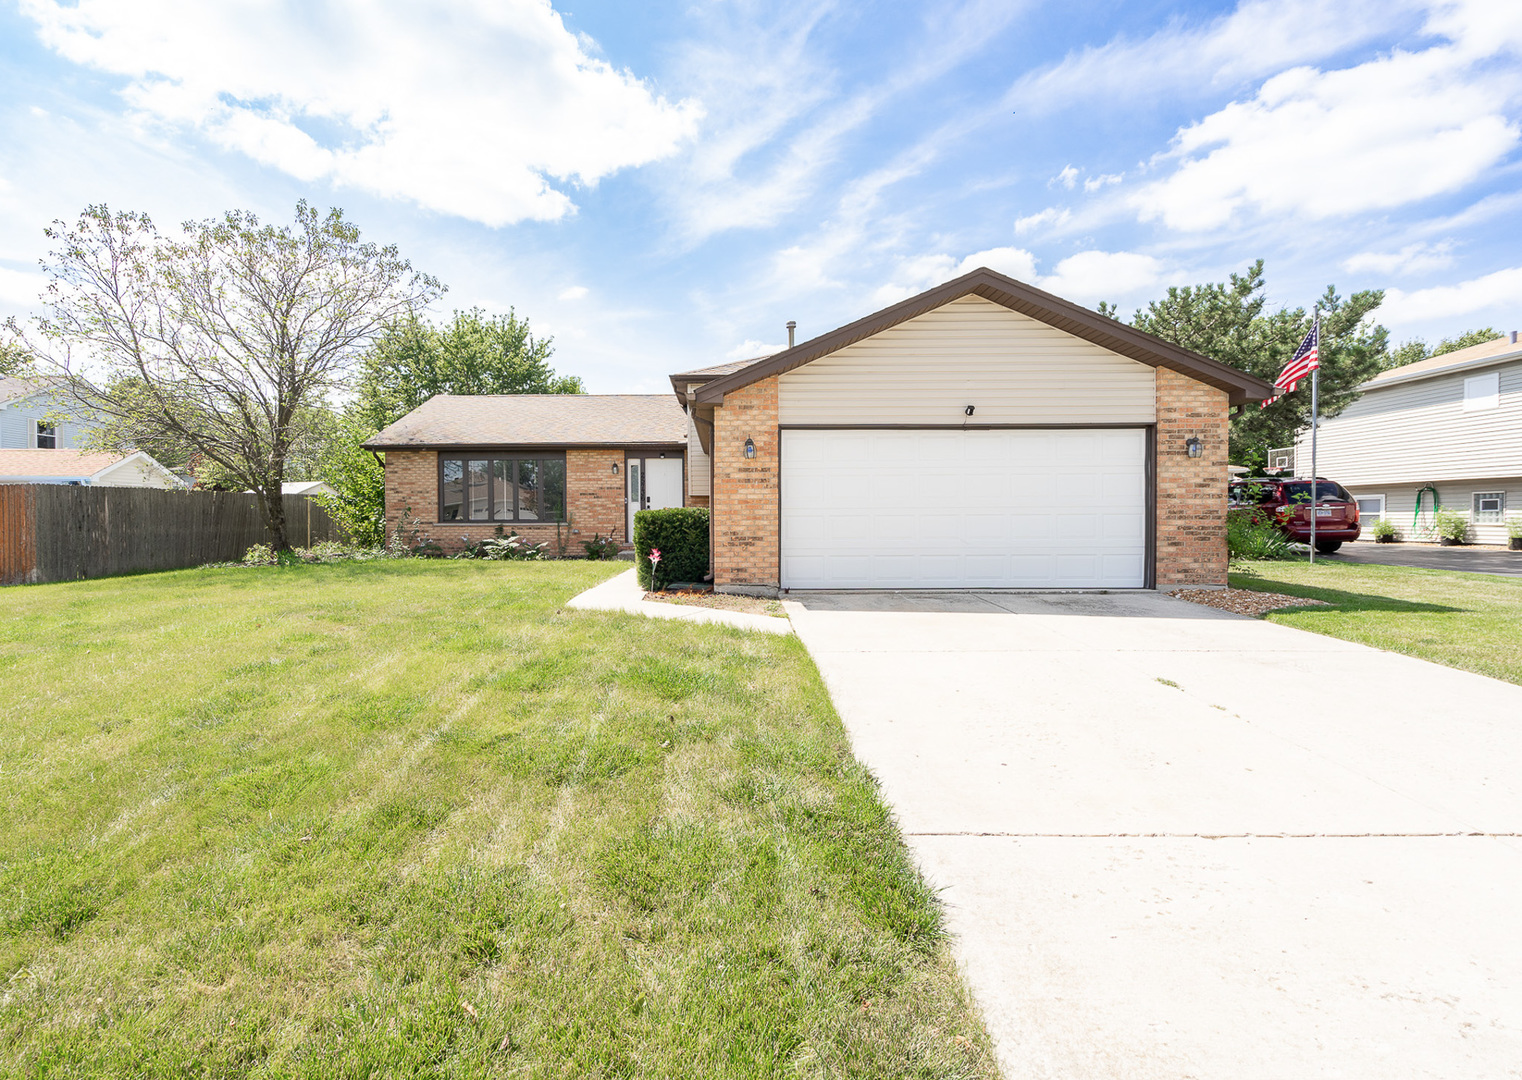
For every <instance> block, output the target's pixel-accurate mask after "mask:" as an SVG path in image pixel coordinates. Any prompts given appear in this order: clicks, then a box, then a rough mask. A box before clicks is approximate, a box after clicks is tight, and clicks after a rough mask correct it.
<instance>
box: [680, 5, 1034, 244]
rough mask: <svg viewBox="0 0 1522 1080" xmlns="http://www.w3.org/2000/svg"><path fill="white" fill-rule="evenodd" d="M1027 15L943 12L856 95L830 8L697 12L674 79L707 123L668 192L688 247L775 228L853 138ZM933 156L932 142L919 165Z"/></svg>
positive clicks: (995, 8) (1011, 10)
mask: <svg viewBox="0 0 1522 1080" xmlns="http://www.w3.org/2000/svg"><path fill="white" fill-rule="evenodd" d="M1024 6H1026V5H1025V3H1023V2H1009V0H961V2H960V3H954V4H946V5H942V6H941V7H940V9H939V10H938V11H937V12H936V15H935V17H934V18H927V19H926V20H925V23H924V32H923V33H922V34H920V35H918V36H917V37H916V38H915V39H914V41H913V43H912V45H911V46H910V47H909V48H906V49H905V50H904V51H903V52H902V53H901V54H898V55H888V56H886V57H884V59H883V61H882V62H881V63H879V64H876V65H875V66H874V67H872V68H871V69H870V70H871V71H872V72H873V73H874V74H875V75H876V81H869V82H866V83H865V84H864V85H861V86H859V87H851V88H847V87H842V85H841V83H842V79H843V76H842V69H843V68H846V67H856V65H855V63H854V61H856V60H858V59H859V57H852V58H851V59H852V61H853V63H852V64H849V65H847V64H844V63H842V61H841V60H839V59H838V58H836V57H834V56H832V55H830V53H829V49H830V48H831V46H832V45H833V44H834V43H835V42H836V40H837V35H836V34H835V32H834V31H833V29H832V28H831V27H829V26H828V25H827V20H828V18H829V17H830V16H832V15H834V14H836V12H835V6H834V5H832V4H819V3H811V2H807V0H795V2H791V3H782V4H769V5H747V4H715V5H701V6H698V7H694V8H692V9H691V11H690V12H689V14H690V16H691V17H692V19H693V20H694V21H695V22H697V23H698V25H699V26H700V27H701V29H702V31H704V33H703V36H702V38H701V39H700V40H697V41H694V42H693V43H690V44H688V45H687V46H685V47H684V48H683V49H682V50H681V51H680V55H679V58H678V64H677V68H678V78H679V81H680V82H681V83H682V84H683V85H685V86H688V87H690V88H691V89H692V92H693V93H694V94H695V95H696V96H697V97H699V98H700V99H701V100H702V101H703V103H704V107H705V109H706V110H707V116H706V119H705V120H704V122H703V125H702V127H703V136H702V138H701V139H700V140H699V141H697V142H696V143H695V144H694V145H693V147H692V150H691V152H690V153H688V154H686V155H683V156H682V158H681V159H680V160H678V161H674V162H673V163H672V164H671V166H670V169H669V171H670V172H671V173H672V174H673V175H672V176H671V177H670V178H669V181H668V182H667V184H666V186H667V188H668V189H669V191H670V194H671V209H672V214H673V216H674V217H675V218H676V219H677V221H678V224H679V227H680V228H681V231H682V232H683V233H684V235H685V239H686V240H687V241H688V242H689V243H695V242H697V241H701V240H702V239H705V238H706V237H708V236H711V235H713V234H715V233H719V232H724V231H726V230H730V229H736V228H762V227H766V226H769V225H774V224H776V223H777V222H778V221H779V220H781V219H782V218H783V217H784V216H785V215H786V214H788V213H790V212H792V211H793V210H795V209H796V208H797V207H798V206H799V205H800V204H801V203H803V202H804V201H805V200H806V199H808V198H809V197H810V196H811V195H813V194H814V193H815V192H816V191H817V190H818V188H819V186H820V184H821V182H822V179H823V177H824V175H825V173H826V172H827V170H829V169H830V168H831V167H832V166H836V165H838V164H840V163H841V162H842V160H843V159H844V158H845V156H846V145H847V140H848V139H849V138H850V137H851V136H852V135H853V134H854V133H856V132H858V131H860V130H861V129H862V128H863V127H864V126H866V125H867V124H869V123H871V122H872V121H873V120H875V119H877V118H879V117H880V116H881V115H882V114H883V111H884V110H885V109H886V108H887V107H889V106H890V105H891V104H892V103H893V102H894V101H897V100H899V99H901V98H902V97H904V96H905V95H907V94H910V93H912V92H913V91H915V90H916V89H918V88H920V87H923V86H925V85H927V84H929V83H933V82H934V81H935V80H937V79H938V78H940V77H941V76H943V75H945V74H946V73H947V72H949V71H951V70H953V69H954V68H956V67H957V66H958V65H959V64H961V63H962V62H963V61H964V60H966V59H967V57H969V56H971V55H973V54H976V53H977V52H980V51H982V50H983V49H986V48H987V47H988V45H989V43H990V42H991V41H993V40H994V38H995V35H996V32H997V31H998V29H999V28H1000V27H1001V26H1003V25H1004V24H1006V23H1008V22H1009V21H1010V20H1012V19H1014V18H1016V17H1017V16H1018V15H1019V13H1020V11H1021V9H1022V8H1023V7H1024ZM758 12H759V13H761V14H759V15H758ZM932 142H934V140H932ZM936 152H938V149H937V147H935V146H933V145H927V146H925V147H924V148H922V154H921V156H922V158H925V159H928V157H930V156H933V155H934V154H935V153H936ZM910 156H913V155H910ZM923 163H924V162H923V160H922V161H920V162H919V163H918V164H916V165H914V167H913V168H910V169H908V171H905V172H902V173H901V175H912V173H913V172H915V171H917V170H918V168H919V167H922V165H923Z"/></svg>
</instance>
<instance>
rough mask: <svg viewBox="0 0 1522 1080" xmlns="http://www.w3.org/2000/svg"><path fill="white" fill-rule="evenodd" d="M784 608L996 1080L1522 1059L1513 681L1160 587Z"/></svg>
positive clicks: (1521, 764)
mask: <svg viewBox="0 0 1522 1080" xmlns="http://www.w3.org/2000/svg"><path fill="white" fill-rule="evenodd" d="M786 607H787V609H788V611H789V614H790V616H791V617H792V619H793V624H794V627H795V629H796V630H797V632H798V634H799V636H800V637H801V638H802V640H803V641H804V643H805V644H806V645H807V646H808V649H809V651H810V653H811V654H812V655H813V657H814V659H815V660H816V661H817V663H818V665H819V667H820V670H821V671H822V672H823V673H824V676H825V679H826V681H827V682H828V684H829V688H830V692H831V695H832V697H833V698H834V701H835V703H836V705H837V707H838V708H839V710H840V713H841V715H842V717H843V718H844V720H845V722H846V725H847V726H848V728H849V729H850V732H851V738H852V740H853V745H854V746H855V749H856V752H857V754H858V755H859V757H860V758H861V759H862V760H863V761H864V762H865V763H866V764H867V765H868V766H869V767H870V768H871V769H872V770H873V771H874V772H875V773H876V774H877V776H878V777H879V778H880V779H881V781H882V784H883V789H884V792H885V794H886V796H887V798H888V800H889V801H890V803H891V804H892V805H893V807H894V808H895V810H896V812H897V814H898V818H899V822H900V824H901V826H902V827H903V829H904V832H905V834H906V835H907V837H908V840H909V843H910V844H911V845H912V847H913V849H914V851H915V853H916V855H917V857H918V859H919V860H920V863H921V865H922V867H923V868H924V870H925V871H926V873H927V874H928V876H929V877H930V878H931V880H932V881H933V882H934V883H935V884H936V885H937V886H939V887H940V888H942V889H943V890H944V892H943V897H944V899H945V901H946V904H947V911H948V918H949V922H950V927H951V929H952V931H953V932H954V933H955V934H956V935H957V941H958V944H957V948H958V951H959V958H960V960H961V962H962V964H963V965H964V968H965V971H966V973H967V976H968V979H969V981H970V984H971V986H972V988H973V991H974V993H975V994H976V996H977V998H978V1000H979V1002H980V1003H981V1005H982V1007H983V1009H984V1012H985V1015H986V1016H987V1019H988V1022H989V1025H990V1028H991V1030H992V1032H993V1034H994V1038H995V1040H996V1043H997V1045H998V1049H999V1054H1000V1058H1001V1061H1002V1063H1003V1065H1004V1068H1005V1070H1006V1073H1007V1075H1008V1076H1010V1077H1011V1078H1016V1077H1019V1078H1021V1080H1024V1078H1036V1077H1064V1078H1072V1080H1078V1078H1090V1077H1092V1078H1096V1080H1097V1078H1100V1077H1103V1078H1105V1080H1114V1078H1149V1080H1150V1078H1164V1077H1166V1078H1169V1080H1178V1078H1182V1077H1201V1078H1204V1077H1230V1078H1233V1080H1238V1078H1260V1077H1261V1078H1264V1080H1268V1078H1272V1080H1283V1078H1287V1077H1295V1078H1297V1080H1298V1078H1311V1077H1342V1078H1360V1077H1368V1078H1371V1080H1372V1078H1379V1080H1390V1078H1395V1077H1460V1076H1462V1077H1465V1078H1468V1080H1477V1078H1481V1077H1517V1076H1519V1075H1522V1071H1519V1070H1522V1066H1519V1062H1522V932H1519V929H1518V921H1517V903H1518V900H1517V898H1518V897H1519V896H1522V839H1519V836H1522V687H1517V686H1513V685H1511V684H1508V683H1501V682H1498V681H1495V680H1491V679H1486V678H1483V677H1481V676H1478V675H1471V674H1468V673H1466V672H1461V671H1456V670H1453V669H1449V668H1444V667H1440V666H1437V665H1434V664H1429V663H1426V662H1424V661H1421V660H1415V659H1411V658H1409V657H1405V656H1399V655H1396V654H1394V653H1388V652H1382V651H1379V650H1376V649H1371V648H1368V647H1365V646H1361V645H1355V644H1352V643H1349V642H1344V641H1338V640H1335V639H1332V638H1326V637H1321V636H1319V635H1314V634H1309V633H1306V632H1303V631H1299V630H1294V629H1291V628H1288V627H1284V626H1277V625H1274V624H1271V623H1267V622H1261V621H1258V620H1253V619H1247V618H1243V617H1240V616H1235V615H1229V614H1226V613H1224V612H1219V611H1215V610H1213V609H1209V608H1204V607H1198V606H1194V605H1190V604H1186V603H1184V602H1182V601H1178V600H1173V599H1171V598H1168V597H1165V596H1159V595H1156V594H1110V595H1046V596H1040V595H1021V594H997V593H986V594H942V595H932V594H908V593H905V594H840V593H834V594H826V593H819V594H802V595H799V594H795V595H794V597H793V599H792V601H790V602H789V603H788V604H787V605H786Z"/></svg>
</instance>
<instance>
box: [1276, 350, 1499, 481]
mask: <svg viewBox="0 0 1522 1080" xmlns="http://www.w3.org/2000/svg"><path fill="white" fill-rule="evenodd" d="M1486 370H1492V371H1498V373H1499V375H1500V398H1499V403H1498V405H1497V407H1496V408H1494V409H1481V410H1473V411H1471V410H1466V409H1465V408H1464V380H1465V379H1466V378H1473V377H1475V376H1476V375H1478V374H1482V373H1483V372H1482V371H1474V370H1467V371H1459V372H1455V373H1454V374H1452V375H1438V376H1433V377H1432V378H1429V379H1420V380H1417V381H1413V382H1407V383H1399V384H1397V385H1395V386H1391V387H1388V388H1376V389H1373V390H1369V391H1367V392H1365V393H1364V395H1363V396H1362V397H1361V398H1359V399H1358V400H1357V401H1355V402H1353V404H1351V405H1349V406H1348V408H1347V409H1346V410H1345V411H1344V412H1343V413H1342V414H1341V415H1339V416H1335V417H1333V418H1331V419H1329V420H1323V421H1322V423H1321V431H1320V435H1319V438H1318V447H1317V471H1318V472H1320V474H1321V475H1322V476H1325V477H1328V478H1330V479H1333V480H1336V481H1338V482H1339V483H1341V484H1343V485H1345V486H1347V487H1350V488H1351V487H1354V486H1358V485H1362V486H1367V485H1369V484H1379V483H1397V482H1403V481H1408V482H1413V483H1426V482H1429V481H1430V482H1436V481H1440V480H1471V479H1476V478H1483V477H1514V476H1522V361H1511V362H1508V363H1505V364H1502V365H1498V366H1497V368H1493V369H1486ZM1310 467H1311V444H1310V432H1309V431H1308V430H1307V431H1304V432H1302V433H1301V435H1300V437H1299V439H1298V440H1297V441H1296V471H1297V472H1299V473H1301V474H1302V475H1309V473H1310Z"/></svg>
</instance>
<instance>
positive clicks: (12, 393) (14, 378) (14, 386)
mask: <svg viewBox="0 0 1522 1080" xmlns="http://www.w3.org/2000/svg"><path fill="white" fill-rule="evenodd" d="M46 389H47V384H46V383H44V382H40V381H39V380H37V379H26V378H22V377H21V376H20V375H7V376H5V377H4V378H0V404H4V403H5V402H7V401H16V400H17V399H19V398H28V397H31V396H32V395H33V394H38V393H41V392H42V391H43V390H46Z"/></svg>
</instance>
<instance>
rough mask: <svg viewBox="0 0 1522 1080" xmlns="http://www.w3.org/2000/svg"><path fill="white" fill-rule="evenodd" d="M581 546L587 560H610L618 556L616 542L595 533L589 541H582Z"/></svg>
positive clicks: (611, 538)
mask: <svg viewBox="0 0 1522 1080" xmlns="http://www.w3.org/2000/svg"><path fill="white" fill-rule="evenodd" d="M581 546H582V547H583V548H585V549H586V552H587V558H589V559H602V560H606V559H611V558H613V557H614V556H615V555H617V554H618V541H617V540H615V539H613V537H611V536H604V535H603V534H602V533H596V534H594V535H593V537H592V539H590V540H583V541H582V542H581Z"/></svg>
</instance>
